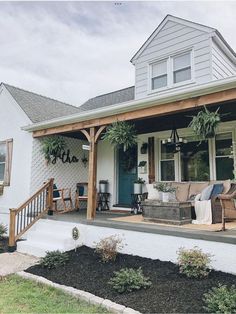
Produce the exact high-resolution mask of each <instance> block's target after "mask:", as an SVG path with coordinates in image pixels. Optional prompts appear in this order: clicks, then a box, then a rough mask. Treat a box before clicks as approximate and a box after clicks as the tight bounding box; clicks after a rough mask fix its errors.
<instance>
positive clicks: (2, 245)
mask: <svg viewBox="0 0 236 314" xmlns="http://www.w3.org/2000/svg"><path fill="white" fill-rule="evenodd" d="M5 252H8V238H0V254H1V253H5Z"/></svg>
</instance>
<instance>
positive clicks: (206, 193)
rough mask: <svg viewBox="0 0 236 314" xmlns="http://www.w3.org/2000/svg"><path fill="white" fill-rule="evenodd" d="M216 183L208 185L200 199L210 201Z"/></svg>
mask: <svg viewBox="0 0 236 314" xmlns="http://www.w3.org/2000/svg"><path fill="white" fill-rule="evenodd" d="M213 187H214V185H208V186H207V187H206V188H205V189H204V190H203V191H202V193H201V197H200V201H208V200H209V199H210V197H211V193H212V190H213Z"/></svg>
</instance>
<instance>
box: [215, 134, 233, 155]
mask: <svg viewBox="0 0 236 314" xmlns="http://www.w3.org/2000/svg"><path fill="white" fill-rule="evenodd" d="M231 155H232V133H223V134H218V135H216V156H231Z"/></svg>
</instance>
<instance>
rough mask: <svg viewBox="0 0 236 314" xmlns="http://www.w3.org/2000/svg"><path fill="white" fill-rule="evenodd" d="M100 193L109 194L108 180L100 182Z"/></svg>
mask: <svg viewBox="0 0 236 314" xmlns="http://www.w3.org/2000/svg"><path fill="white" fill-rule="evenodd" d="M99 192H100V193H108V180H100V181H99Z"/></svg>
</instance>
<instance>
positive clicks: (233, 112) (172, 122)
mask: <svg viewBox="0 0 236 314" xmlns="http://www.w3.org/2000/svg"><path fill="white" fill-rule="evenodd" d="M218 107H220V111H219V112H220V113H221V114H223V117H222V121H223V122H226V121H233V120H236V102H235V101H229V102H225V103H221V104H216V105H212V106H211V107H210V108H211V110H213V111H214V110H217V108H218ZM201 109H202V107H198V108H196V109H191V110H190V109H189V110H185V111H182V112H178V113H166V114H163V115H161V116H156V117H150V118H143V119H139V120H131V121H132V122H133V123H134V124H135V127H136V129H137V132H138V134H145V133H152V132H159V131H165V130H170V129H172V128H173V126H175V127H176V128H177V129H181V128H186V127H188V125H189V123H190V121H191V116H193V115H196V114H197V113H198V112H199V111H200V110H201ZM61 135H63V136H67V137H72V138H77V139H81V140H86V138H85V136H84V135H83V134H82V133H81V132H80V131H75V132H70V133H68V132H67V133H61Z"/></svg>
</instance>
